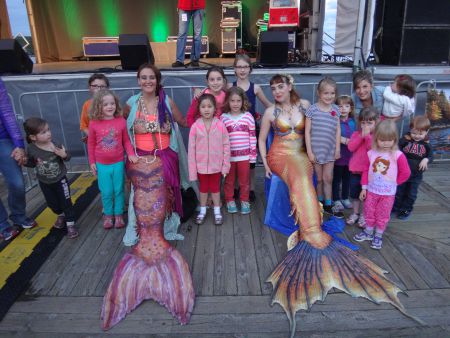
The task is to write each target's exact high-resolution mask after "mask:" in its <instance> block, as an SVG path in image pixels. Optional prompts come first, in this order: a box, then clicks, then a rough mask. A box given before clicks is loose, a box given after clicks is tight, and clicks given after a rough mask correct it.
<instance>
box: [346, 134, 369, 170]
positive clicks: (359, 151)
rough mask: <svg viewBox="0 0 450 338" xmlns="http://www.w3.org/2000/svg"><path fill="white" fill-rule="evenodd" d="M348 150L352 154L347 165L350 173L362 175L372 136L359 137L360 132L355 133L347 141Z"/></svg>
mask: <svg viewBox="0 0 450 338" xmlns="http://www.w3.org/2000/svg"><path fill="white" fill-rule="evenodd" d="M347 147H348V150H350V151H351V152H352V153H353V154H352V157H351V158H350V162H349V164H348V169H349V170H350V171H351V172H352V173H359V174H360V173H362V172H363V171H364V167H365V161H366V158H367V152H368V151H369V150H370V149H371V148H372V135H366V136H364V137H362V136H361V132H360V131H355V132H354V133H353V134H352V136H351V137H350V141H348V145H347Z"/></svg>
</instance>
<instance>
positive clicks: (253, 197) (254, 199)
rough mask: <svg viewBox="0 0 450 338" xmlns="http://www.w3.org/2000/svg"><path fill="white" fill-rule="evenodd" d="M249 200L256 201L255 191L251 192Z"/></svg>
mask: <svg viewBox="0 0 450 338" xmlns="http://www.w3.org/2000/svg"><path fill="white" fill-rule="evenodd" d="M249 199H250V202H255V201H256V194H255V192H254V191H253V190H250V194H249Z"/></svg>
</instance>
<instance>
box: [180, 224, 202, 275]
mask: <svg viewBox="0 0 450 338" xmlns="http://www.w3.org/2000/svg"><path fill="white" fill-rule="evenodd" d="M198 229H199V226H198V225H197V224H195V222H194V220H193V219H190V220H188V221H187V222H186V223H184V224H182V225H181V227H180V233H181V234H182V235H183V236H184V240H182V241H176V243H175V247H176V248H177V250H178V251H179V252H180V253H181V254H182V255H183V257H184V259H185V260H186V262H187V263H188V265H189V269H190V270H191V272H192V268H193V265H194V255H195V249H196V246H197V244H196V243H197V237H198Z"/></svg>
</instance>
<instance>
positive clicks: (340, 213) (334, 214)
mask: <svg viewBox="0 0 450 338" xmlns="http://www.w3.org/2000/svg"><path fill="white" fill-rule="evenodd" d="M333 216H334V217H336V218H344V213H343V212H342V211H334V210H333Z"/></svg>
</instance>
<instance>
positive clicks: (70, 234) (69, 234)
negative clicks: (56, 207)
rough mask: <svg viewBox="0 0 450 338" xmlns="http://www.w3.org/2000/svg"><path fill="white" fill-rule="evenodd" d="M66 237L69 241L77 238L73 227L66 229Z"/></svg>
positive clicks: (76, 232)
mask: <svg viewBox="0 0 450 338" xmlns="http://www.w3.org/2000/svg"><path fill="white" fill-rule="evenodd" d="M67 237H68V238H70V239H73V238H77V237H78V231H77V229H76V228H75V226H74V225H72V226H68V227H67Z"/></svg>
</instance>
